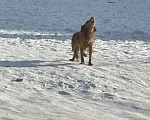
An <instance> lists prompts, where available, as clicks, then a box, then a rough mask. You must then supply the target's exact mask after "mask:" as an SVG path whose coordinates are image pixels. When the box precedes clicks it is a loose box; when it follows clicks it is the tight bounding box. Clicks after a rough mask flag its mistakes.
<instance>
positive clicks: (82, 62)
mask: <svg viewBox="0 0 150 120" xmlns="http://www.w3.org/2000/svg"><path fill="white" fill-rule="evenodd" d="M80 53H81V64H85V63H84V57H83V55H84V51H83V49H82V48H80Z"/></svg>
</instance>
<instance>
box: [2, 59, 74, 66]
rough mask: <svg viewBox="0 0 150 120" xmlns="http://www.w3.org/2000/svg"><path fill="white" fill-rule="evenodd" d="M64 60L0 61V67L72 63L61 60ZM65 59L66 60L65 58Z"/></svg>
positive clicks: (64, 64)
mask: <svg viewBox="0 0 150 120" xmlns="http://www.w3.org/2000/svg"><path fill="white" fill-rule="evenodd" d="M62 61H64V60H56V61H41V60H31V61H28V60H27V61H0V67H40V66H43V67H44V66H50V67H58V66H66V65H72V64H73V63H69V60H68V63H65V62H62ZM65 61H67V60H65Z"/></svg>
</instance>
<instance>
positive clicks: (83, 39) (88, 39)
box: [70, 17, 97, 65]
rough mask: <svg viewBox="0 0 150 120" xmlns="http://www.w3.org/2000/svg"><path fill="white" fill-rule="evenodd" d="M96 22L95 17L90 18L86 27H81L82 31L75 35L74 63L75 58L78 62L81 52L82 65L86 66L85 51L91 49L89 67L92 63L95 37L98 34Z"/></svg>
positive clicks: (73, 46) (73, 47)
mask: <svg viewBox="0 0 150 120" xmlns="http://www.w3.org/2000/svg"><path fill="white" fill-rule="evenodd" d="M96 31H97V30H96V28H95V20H94V18H93V17H91V18H90V20H88V21H87V22H86V23H85V24H84V25H82V26H81V31H80V32H76V33H74V35H73V36H72V51H73V52H74V54H73V58H72V59H70V61H74V60H75V58H76V59H77V60H78V58H79V51H80V54H81V64H84V56H85V57H86V54H85V53H84V51H85V50H86V49H87V48H88V49H89V65H93V64H92V63H91V59H92V52H93V36H94V34H95V33H96Z"/></svg>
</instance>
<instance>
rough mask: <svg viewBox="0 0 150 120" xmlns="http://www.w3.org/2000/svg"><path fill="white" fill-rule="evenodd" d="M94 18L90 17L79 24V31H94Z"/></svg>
mask: <svg viewBox="0 0 150 120" xmlns="http://www.w3.org/2000/svg"><path fill="white" fill-rule="evenodd" d="M95 30H96V28H95V20H94V18H93V17H91V18H90V19H89V20H88V21H86V23H85V24H84V25H82V26H81V32H83V33H93V32H96V31H95Z"/></svg>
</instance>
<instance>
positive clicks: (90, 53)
mask: <svg viewBox="0 0 150 120" xmlns="http://www.w3.org/2000/svg"><path fill="white" fill-rule="evenodd" d="M92 52H93V47H92V45H90V46H89V65H90V66H93V64H92V62H91V61H92Z"/></svg>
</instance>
